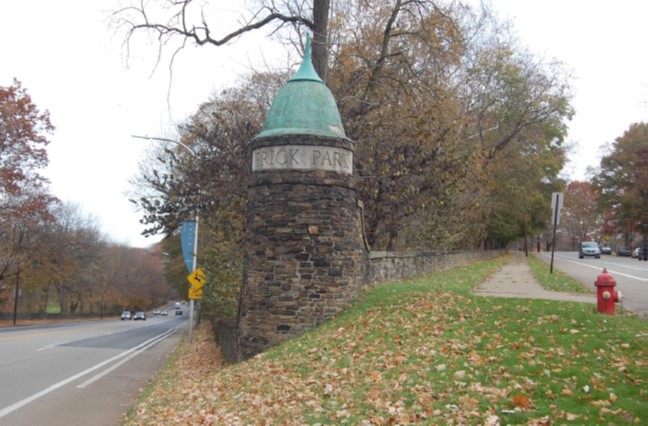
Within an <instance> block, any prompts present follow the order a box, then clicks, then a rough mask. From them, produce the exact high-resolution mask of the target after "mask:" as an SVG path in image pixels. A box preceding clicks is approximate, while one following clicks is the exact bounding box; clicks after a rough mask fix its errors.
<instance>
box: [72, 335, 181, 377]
mask: <svg viewBox="0 0 648 426" xmlns="http://www.w3.org/2000/svg"><path fill="white" fill-rule="evenodd" d="M182 325H184V324H180V325H178V326H176V327H174V328H172V329H170V330H167V331H166V332H165V333H162V334H160V335H159V336H156V337H155V338H153V339H152V340H153V341H151V340H148V341H147V342H149V343H148V344H147V345H146V346H141V345H140V346H138V347H139V349H138V350H137V351H135V352H133V353H131V354H130V355H128V356H127V357H126V358H124V359H122V360H121V361H119V362H118V363H116V364H114V365H112V366H111V367H109V368H107V369H105V370H104V371H102V372H101V373H99V374H96V375H94V376H93V377H91V378H90V379H88V380H86V381H85V382H83V383H81V384H80V385H78V386H77V388H79V389H83V388H85V387H87V386H88V385H91V384H93V383H94V382H96V381H97V380H99V379H101V378H102V377H104V376H105V375H106V374H108V373H110V372H111V371H114V370H116V369H117V368H119V367H121V366H122V365H123V364H125V363H127V362H128V361H130V360H131V359H133V358H135V357H136V356H137V355H139V354H141V353H142V352H144V351H145V350H147V349H148V348H150V347H152V346H155V345H157V344H158V343H160V342H161V341H162V340H164V339H166V338H167V337H168V336H169V335H171V334H173V333H174V332H175V331H176V330H177V329H178V327H180V326H182Z"/></svg>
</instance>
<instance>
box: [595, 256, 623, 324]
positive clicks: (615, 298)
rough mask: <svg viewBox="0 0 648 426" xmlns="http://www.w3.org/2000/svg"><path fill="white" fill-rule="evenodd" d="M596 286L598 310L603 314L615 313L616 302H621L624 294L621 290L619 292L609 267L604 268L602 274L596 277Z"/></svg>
mask: <svg viewBox="0 0 648 426" xmlns="http://www.w3.org/2000/svg"><path fill="white" fill-rule="evenodd" d="M594 285H595V286H596V290H597V291H596V300H597V303H598V311H599V313H601V314H608V315H614V304H615V303H617V302H620V301H621V299H622V298H623V296H622V295H621V292H620V291H619V292H617V291H616V290H615V289H614V287H616V281H615V280H614V278H612V275H610V274H608V271H607V269H605V268H604V269H603V272H602V273H601V275H599V276H598V277H596V281H594Z"/></svg>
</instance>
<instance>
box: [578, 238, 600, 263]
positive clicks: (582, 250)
mask: <svg viewBox="0 0 648 426" xmlns="http://www.w3.org/2000/svg"><path fill="white" fill-rule="evenodd" d="M586 256H592V257H593V258H595V259H600V258H601V249H600V248H599V245H598V244H597V243H596V242H595V241H584V242H582V243H580V245H579V246H578V257H579V258H580V259H583V258H584V257H586Z"/></svg>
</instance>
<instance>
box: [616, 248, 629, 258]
mask: <svg viewBox="0 0 648 426" xmlns="http://www.w3.org/2000/svg"><path fill="white" fill-rule="evenodd" d="M617 256H623V257H630V256H632V250H630V249H629V248H628V247H621V248H620V249H618V250H617Z"/></svg>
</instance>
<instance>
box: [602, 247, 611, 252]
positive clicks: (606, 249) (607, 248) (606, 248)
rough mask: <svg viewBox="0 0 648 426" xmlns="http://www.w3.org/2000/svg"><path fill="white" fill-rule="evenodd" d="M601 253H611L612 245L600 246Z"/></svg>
mask: <svg viewBox="0 0 648 426" xmlns="http://www.w3.org/2000/svg"><path fill="white" fill-rule="evenodd" d="M601 254H612V247H608V246H604V247H601Z"/></svg>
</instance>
